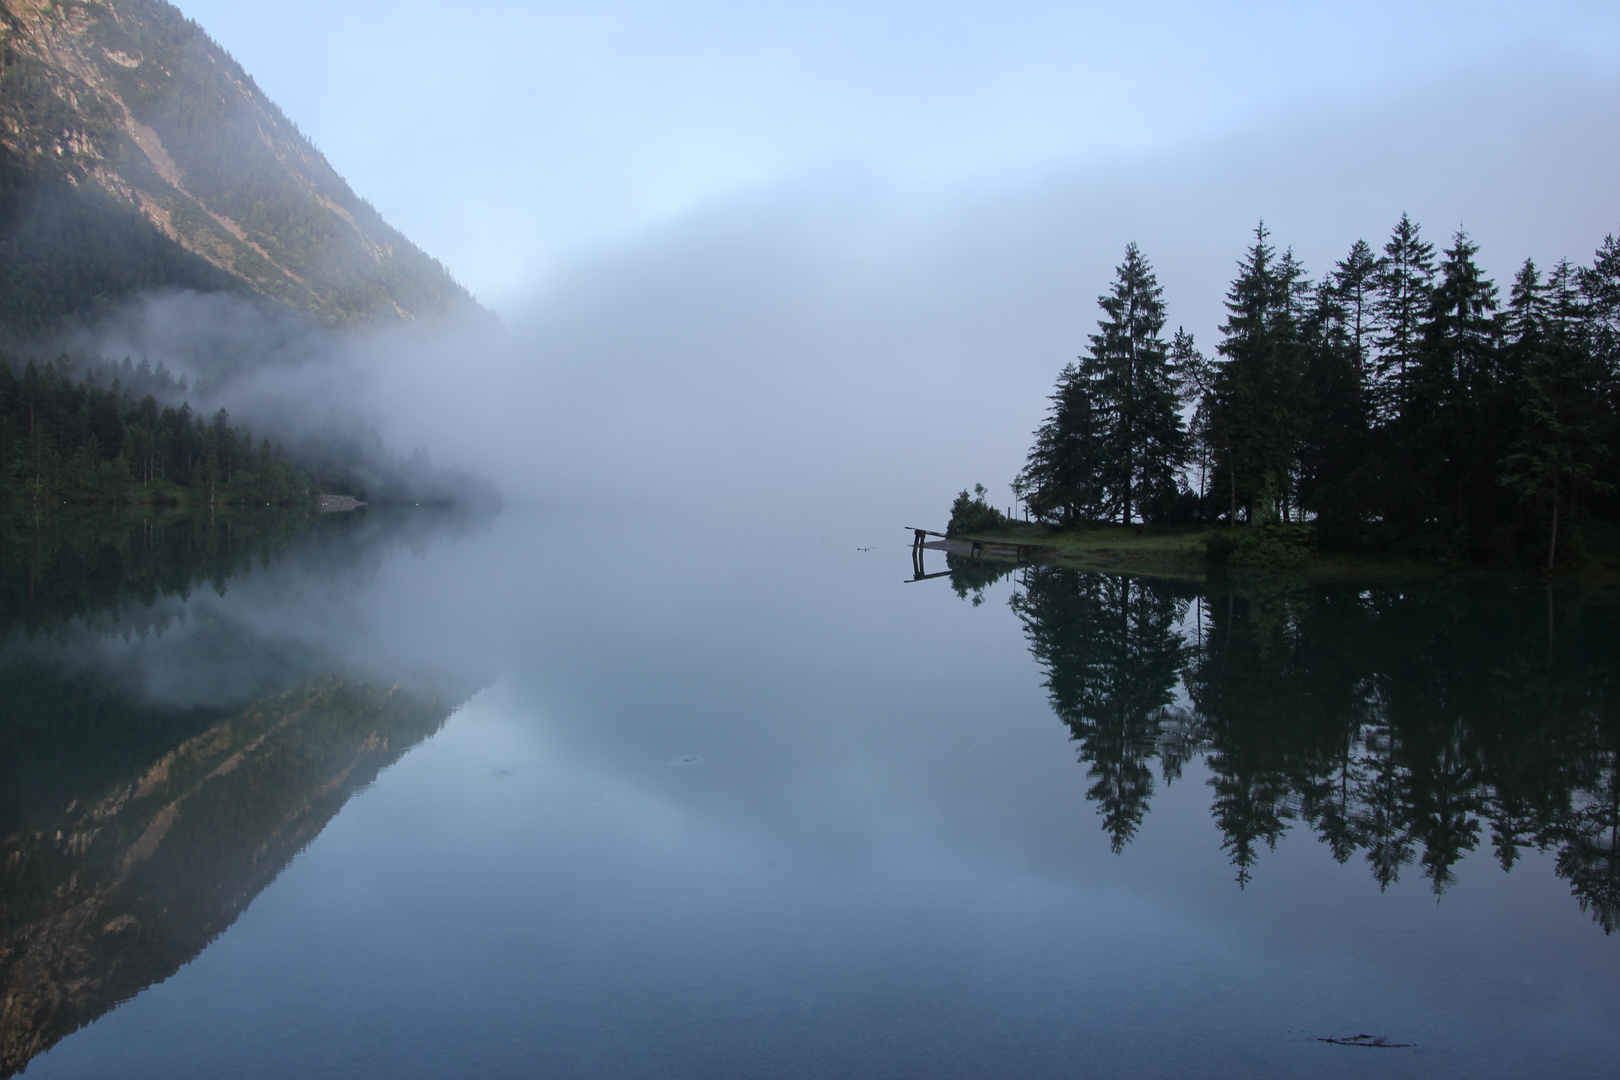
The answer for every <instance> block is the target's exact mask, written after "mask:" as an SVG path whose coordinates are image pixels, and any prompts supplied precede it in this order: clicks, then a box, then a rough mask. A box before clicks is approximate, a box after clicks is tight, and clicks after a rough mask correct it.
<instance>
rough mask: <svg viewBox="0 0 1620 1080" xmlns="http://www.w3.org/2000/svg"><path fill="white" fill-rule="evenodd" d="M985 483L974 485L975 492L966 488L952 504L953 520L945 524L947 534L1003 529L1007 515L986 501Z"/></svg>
mask: <svg viewBox="0 0 1620 1080" xmlns="http://www.w3.org/2000/svg"><path fill="white" fill-rule="evenodd" d="M984 496H985V488H984V485H983V484H974V485H973V494H971V495H970V494H968V492H967V490H966V489H964V490H963V491H962V493H961V494H960V495H958V496H957V497H956V501H955V502H953V503H952V504H951V521H950V524H948V525H946V526H945V535H946V536H969V535H972V534H973V533H979V532H988V531H990V530H992V529H1002V528H1005V527H1006V525H1007V515H1006V514H1003V513H1002V512H1001V511H1000V510H997V509H996V508H995V507H993V506H991V505H989V504H988V503H986V502H985V501H984Z"/></svg>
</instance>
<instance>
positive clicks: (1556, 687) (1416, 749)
mask: <svg viewBox="0 0 1620 1080" xmlns="http://www.w3.org/2000/svg"><path fill="white" fill-rule="evenodd" d="M963 570H964V574H963V578H962V580H961V581H960V582H959V581H957V578H956V575H955V574H953V577H952V582H953V585H956V586H957V591H958V593H959V595H973V594H974V590H975V588H977V589H979V590H982V588H983V584H984V582H983V580H982V579H983V576H984V575H986V574H989V575H999V574H1000V573H1003V572H1005V568H1000V569H998V568H994V567H980V568H974V567H964V568H963ZM969 573H972V574H978V575H980V577H969V576H967V575H968V574H969ZM991 580H993V577H992V578H991ZM1018 585H1019V587H1018V589H1017V590H1016V591H1015V593H1014V595H1013V597H1012V600H1011V604H1012V607H1013V609H1014V610H1015V611H1016V613H1017V614H1018V616H1019V618H1020V619H1021V620H1022V623H1023V626H1024V632H1025V635H1026V637H1027V639H1028V642H1029V647H1030V650H1031V652H1032V653H1033V654H1034V656H1035V658H1036V659H1037V660H1038V661H1039V663H1040V665H1041V667H1042V668H1043V669H1044V671H1045V673H1046V680H1045V685H1046V688H1047V691H1048V694H1049V697H1050V700H1051V704H1052V707H1053V709H1054V710H1055V711H1056V712H1057V714H1058V716H1059V717H1060V718H1061V719H1062V720H1063V722H1064V723H1065V724H1067V725H1068V726H1069V728H1070V730H1071V732H1072V733H1073V739H1074V741H1075V742H1076V743H1077V744H1078V746H1079V759H1080V761H1082V762H1083V763H1085V764H1086V765H1087V767H1088V777H1089V779H1090V781H1091V786H1090V788H1089V790H1088V795H1089V797H1090V799H1091V800H1093V801H1094V802H1095V803H1096V804H1097V809H1098V813H1099V814H1100V815H1101V817H1102V824H1103V828H1104V830H1106V832H1107V834H1108V836H1109V838H1110V840H1111V841H1112V845H1113V848H1114V850H1115V851H1116V852H1118V851H1121V850H1122V849H1123V848H1124V847H1125V846H1126V845H1127V844H1128V843H1130V841H1131V839H1132V837H1133V836H1134V835H1135V834H1136V832H1137V830H1138V829H1139V828H1140V826H1141V824H1142V821H1143V819H1144V817H1145V815H1146V814H1147V813H1148V811H1149V808H1150V804H1151V801H1152V798H1153V795H1154V787H1155V783H1156V780H1157V781H1162V782H1163V783H1169V782H1171V781H1173V780H1175V779H1176V778H1177V777H1179V776H1180V775H1181V772H1182V768H1183V766H1184V764H1185V763H1186V762H1187V761H1188V760H1189V759H1190V758H1191V757H1192V756H1193V755H1200V756H1202V758H1203V760H1204V762H1205V764H1206V765H1207V768H1208V770H1209V772H1210V775H1211V779H1210V780H1209V784H1210V787H1211V789H1212V794H1211V805H1210V811H1211V814H1212V816H1213V818H1214V820H1215V822H1216V824H1217V825H1218V827H1219V830H1220V833H1221V836H1222V838H1223V840H1222V842H1223V845H1224V847H1225V849H1226V851H1227V852H1228V853H1229V854H1230V857H1231V861H1232V864H1233V865H1234V867H1235V868H1236V871H1237V879H1238V882H1239V883H1240V884H1247V883H1248V882H1249V881H1250V880H1251V877H1252V875H1253V874H1254V873H1255V868H1256V864H1257V863H1258V861H1259V859H1260V856H1261V854H1262V852H1263V851H1266V850H1269V849H1271V848H1274V847H1275V846H1276V845H1277V843H1278V841H1279V840H1280V839H1281V838H1282V837H1283V836H1284V834H1285V833H1287V832H1288V830H1289V829H1290V828H1291V827H1293V826H1294V825H1295V824H1296V823H1302V824H1304V825H1305V826H1306V827H1307V828H1309V829H1310V830H1311V831H1312V832H1314V833H1315V834H1316V835H1317V836H1318V837H1319V838H1320V840H1321V841H1322V842H1323V843H1325V844H1327V845H1328V846H1329V848H1330V849H1331V850H1332V852H1333V855H1334V857H1335V858H1336V859H1337V860H1338V861H1339V862H1341V863H1346V862H1349V861H1350V860H1351V859H1352V858H1356V857H1358V856H1359V857H1360V858H1361V859H1362V860H1363V861H1364V862H1365V863H1366V865H1367V868H1368V870H1369V871H1370V873H1371V874H1372V875H1373V877H1374V878H1375V879H1376V880H1377V881H1378V883H1379V885H1380V886H1381V887H1383V888H1388V887H1389V886H1390V885H1392V884H1394V883H1395V882H1397V881H1398V880H1399V879H1400V877H1401V875H1402V874H1403V873H1406V872H1410V871H1413V870H1415V871H1416V872H1417V873H1418V874H1420V875H1421V877H1422V878H1423V879H1425V880H1426V881H1427V882H1428V884H1429V887H1430V888H1431V889H1433V891H1434V892H1435V893H1436V894H1440V893H1443V892H1444V891H1445V890H1446V889H1447V888H1448V887H1449V886H1451V885H1452V884H1453V883H1454V881H1455V876H1456V875H1455V868H1456V866H1457V864H1458V862H1459V861H1460V860H1461V859H1462V858H1463V857H1464V856H1466V855H1468V854H1469V853H1471V852H1473V851H1475V850H1477V849H1481V848H1488V849H1489V850H1490V851H1491V852H1492V853H1493V854H1494V857H1495V859H1496V860H1497V861H1498V862H1499V863H1500V865H1501V866H1502V868H1503V869H1504V870H1508V869H1511V868H1512V867H1513V865H1514V863H1515V861H1516V860H1517V859H1518V857H1519V855H1520V854H1521V853H1522V852H1523V851H1525V850H1526V849H1535V850H1538V851H1552V852H1556V872H1557V873H1558V875H1559V876H1560V877H1562V878H1564V879H1565V880H1567V881H1568V882H1569V884H1570V887H1571V890H1572V892H1573V894H1574V896H1575V898H1576V900H1577V901H1578V902H1579V903H1580V905H1581V908H1582V909H1583V910H1585V911H1588V912H1589V913H1590V914H1591V915H1592V917H1593V919H1594V920H1595V921H1596V922H1597V924H1598V925H1600V926H1602V927H1603V929H1604V932H1605V933H1609V932H1612V931H1613V930H1614V929H1615V928H1616V927H1617V926H1620V857H1617V844H1616V840H1617V836H1620V697H1617V690H1620V686H1617V681H1616V673H1615V670H1614V666H1613V659H1612V658H1613V656H1614V654H1615V646H1616V644H1617V641H1620V637H1617V633H1616V630H1617V623H1620V603H1617V598H1616V597H1615V596H1614V595H1613V594H1612V593H1610V592H1606V591H1571V590H1549V589H1542V588H1518V589H1511V588H1502V587H1499V586H1487V585H1472V584H1447V583H1434V582H1384V583H1379V584H1375V585H1372V586H1367V585H1365V584H1361V583H1355V584H1353V583H1344V582H1320V581H1312V582H1307V581H1305V580H1293V581H1289V580H1277V579H1271V580H1257V581H1237V580H1230V579H1227V580H1222V581H1218V582H1211V583H1197V584H1194V583H1192V582H1188V581H1181V580H1174V579H1168V578H1127V577H1120V576H1113V575H1105V574H1091V573H1082V572H1078V571H1074V570H1069V569H1064V568H1059V567H1051V566H1039V567H1028V568H1024V569H1021V570H1019V571H1018ZM979 595H982V591H981V592H980V593H979Z"/></svg>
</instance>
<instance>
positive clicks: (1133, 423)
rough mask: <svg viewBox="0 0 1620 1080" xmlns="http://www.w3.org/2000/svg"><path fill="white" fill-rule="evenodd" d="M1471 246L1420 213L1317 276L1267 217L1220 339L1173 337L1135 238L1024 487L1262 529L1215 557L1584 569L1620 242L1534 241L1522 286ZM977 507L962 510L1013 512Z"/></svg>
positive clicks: (1602, 462) (1609, 368)
mask: <svg viewBox="0 0 1620 1080" xmlns="http://www.w3.org/2000/svg"><path fill="white" fill-rule="evenodd" d="M1477 255H1478V248H1477V246H1476V245H1475V244H1474V243H1473V241H1472V240H1470V239H1469V237H1468V235H1467V233H1465V232H1460V231H1459V232H1458V233H1457V234H1456V235H1454V236H1453V237H1452V239H1451V242H1450V244H1449V246H1447V247H1445V248H1444V249H1443V250H1442V251H1440V252H1438V253H1437V252H1436V251H1435V247H1434V245H1433V244H1431V243H1430V242H1428V241H1426V240H1424V239H1423V237H1422V235H1421V232H1420V230H1419V228H1418V226H1417V224H1416V223H1414V222H1413V221H1411V220H1410V219H1409V218H1407V217H1405V216H1403V217H1402V218H1401V220H1400V222H1399V223H1397V225H1396V226H1395V228H1394V230H1393V232H1392V233H1391V235H1390V238H1389V240H1388V242H1387V243H1386V244H1385V245H1384V247H1383V250H1382V252H1381V253H1379V252H1376V251H1374V249H1373V248H1372V246H1371V245H1369V244H1367V243H1366V242H1365V241H1357V242H1356V243H1355V244H1354V245H1353V246H1352V247H1351V249H1350V251H1349V252H1348V253H1347V254H1346V255H1345V257H1344V258H1343V259H1342V260H1340V261H1339V262H1337V263H1336V264H1335V265H1334V267H1333V268H1332V270H1331V271H1329V272H1328V273H1327V274H1326V275H1324V276H1323V277H1321V278H1320V279H1316V280H1313V279H1311V278H1310V277H1309V276H1308V274H1307V272H1306V269H1305V267H1304V266H1302V265H1301V263H1300V262H1299V260H1298V259H1296V258H1295V257H1294V254H1293V252H1292V251H1291V250H1284V251H1283V252H1282V253H1281V254H1279V253H1278V251H1277V250H1276V248H1275V247H1274V246H1273V245H1272V243H1271V239H1270V234H1269V233H1268V232H1267V231H1266V229H1265V227H1264V225H1261V226H1260V227H1259V228H1257V229H1256V231H1255V240H1254V243H1253V245H1252V246H1251V247H1250V248H1249V250H1248V251H1247V252H1246V253H1245V255H1244V256H1243V258H1242V259H1241V260H1240V262H1239V266H1238V275H1237V277H1236V278H1235V279H1234V280H1233V282H1232V284H1231V287H1230V289H1229V290H1228V292H1227V295H1226V310H1227V317H1226V320H1225V322H1224V323H1223V324H1222V326H1221V328H1220V333H1221V338H1220V341H1219V342H1218V343H1217V344H1216V346H1215V350H1214V356H1213V357H1211V356H1207V355H1205V354H1204V353H1203V352H1202V351H1201V350H1200V349H1199V347H1198V345H1197V344H1196V342H1195V341H1194V339H1193V336H1192V335H1191V334H1189V333H1187V332H1186V331H1185V330H1180V329H1178V330H1177V331H1176V332H1175V333H1174V334H1172V335H1171V336H1170V337H1169V338H1168V339H1167V338H1166V337H1165V335H1164V328H1165V327H1166V325H1168V316H1167V311H1166V307H1165V304H1164V299H1163V288H1162V287H1161V286H1160V285H1159V283H1158V280H1157V278H1156V277H1155V275H1154V272H1153V268H1152V266H1151V264H1150V263H1149V262H1148V259H1147V257H1146V256H1145V255H1144V254H1143V253H1142V252H1141V251H1140V250H1138V249H1137V247H1136V246H1135V245H1134V244H1133V245H1130V246H1129V247H1128V248H1127V249H1126V253H1125V260H1124V262H1122V263H1121V264H1120V265H1119V267H1118V268H1117V271H1116V275H1115V280H1114V283H1113V285H1112V287H1111V289H1110V290H1109V292H1108V293H1106V294H1105V295H1103V296H1101V297H1099V298H1098V304H1099V305H1100V306H1101V308H1102V310H1103V317H1102V318H1101V319H1100V320H1099V322H1098V332H1097V333H1095V334H1093V335H1091V338H1090V347H1089V349H1088V351H1087V353H1086V354H1085V355H1084V356H1082V357H1080V358H1079V361H1078V363H1075V364H1070V365H1068V366H1067V367H1065V368H1064V369H1063V371H1062V373H1061V374H1060V375H1059V377H1058V380H1057V386H1056V390H1055V392H1054V393H1053V395H1052V398H1051V401H1052V406H1051V409H1050V412H1049V414H1048V417H1047V419H1046V421H1045V423H1043V424H1042V425H1041V427H1040V429H1039V430H1038V431H1037V432H1036V433H1035V445H1034V447H1033V448H1032V449H1031V450H1030V452H1029V456H1028V461H1027V464H1026V466H1025V467H1024V469H1023V470H1022V471H1021V472H1020V474H1019V476H1018V477H1017V479H1016V480H1015V481H1014V483H1013V489H1014V492H1015V493H1016V494H1017V496H1018V497H1019V499H1020V500H1021V501H1022V502H1023V503H1024V504H1025V506H1026V507H1027V509H1028V513H1029V515H1030V516H1031V517H1032V518H1033V519H1035V520H1037V521H1042V522H1047V523H1049V524H1052V525H1058V526H1063V527H1074V526H1078V525H1083V524H1087V523H1097V522H1107V521H1114V522H1121V523H1124V524H1127V525H1129V524H1132V523H1135V522H1146V523H1149V524H1155V523H1157V524H1190V523H1194V522H1204V523H1209V524H1226V525H1235V524H1248V525H1259V526H1263V527H1264V528H1263V530H1256V531H1255V532H1253V533H1247V534H1243V535H1242V537H1241V538H1233V539H1231V540H1229V541H1227V542H1225V543H1222V544H1212V546H1211V551H1210V555H1211V557H1212V559H1213V560H1214V561H1217V562H1222V561H1226V559H1227V557H1228V556H1231V555H1233V554H1234V553H1235V552H1240V551H1241V550H1242V548H1243V547H1244V546H1246V545H1255V544H1260V543H1262V542H1264V543H1267V544H1269V545H1270V546H1271V547H1272V548H1275V549H1276V550H1275V552H1273V554H1275V555H1277V556H1278V557H1277V558H1275V559H1269V560H1268V559H1264V558H1251V559H1248V560H1244V559H1241V558H1240V559H1239V560H1238V561H1239V562H1243V561H1248V562H1249V563H1251V564H1262V563H1265V562H1268V561H1270V562H1287V561H1289V557H1288V556H1289V549H1290V548H1291V547H1293V548H1297V547H1298V546H1299V545H1301V544H1303V543H1306V542H1310V543H1315V544H1320V545H1323V546H1325V547H1329V548H1336V549H1341V550H1368V551H1390V550H1395V551H1402V552H1406V553H1409V554H1413V555H1420V556H1423V557H1426V558H1428V559H1431V560H1434V561H1438V562H1440V563H1442V564H1447V565H1453V564H1455V565H1460V564H1464V563H1495V564H1503V563H1512V564H1532V565H1542V566H1545V567H1546V568H1547V569H1553V568H1555V567H1557V566H1562V565H1579V564H1580V563H1581V561H1582V557H1583V551H1584V542H1585V538H1586V536H1587V535H1588V534H1589V533H1591V532H1593V531H1594V530H1593V529H1592V526H1593V525H1595V524H1597V523H1603V524H1604V525H1608V524H1611V523H1612V522H1613V521H1614V520H1615V516H1616V514H1617V512H1620V502H1617V501H1616V498H1615V492H1616V488H1617V484H1620V472H1617V470H1620V460H1617V458H1616V455H1615V454H1614V453H1613V447H1614V441H1615V435H1616V431H1617V421H1620V245H1617V242H1616V240H1615V239H1614V237H1613V236H1610V237H1609V238H1608V239H1606V240H1605V241H1604V243H1603V245H1602V247H1601V248H1600V249H1599V250H1598V252H1597V254H1596V256H1595V258H1594V259H1593V261H1592V263H1591V264H1590V265H1586V266H1577V265H1574V264H1572V263H1570V262H1568V261H1560V262H1558V263H1557V264H1556V265H1554V266H1552V267H1551V268H1550V269H1547V270H1545V271H1544V270H1543V269H1542V268H1539V267H1537V266H1536V265H1535V263H1534V262H1532V261H1530V260H1525V262H1524V263H1523V265H1522V266H1521V267H1520V269H1519V270H1518V272H1517V274H1516V275H1515V276H1514V279H1513V282H1512V284H1511V285H1510V286H1509V288H1508V290H1507V293H1506V295H1505V296H1504V295H1503V294H1502V290H1501V289H1500V288H1499V287H1498V286H1497V284H1496V283H1495V282H1493V281H1492V280H1490V278H1489V277H1488V276H1487V275H1486V274H1485V273H1484V271H1483V270H1482V269H1481V268H1480V266H1479V263H1478V261H1477ZM980 501H982V499H981V500H980ZM969 503H971V500H969V499H967V498H966V497H964V498H963V499H961V500H959V505H958V507H957V512H958V513H957V517H959V518H962V524H960V525H959V526H958V527H959V528H962V527H963V526H964V525H965V527H966V528H990V527H994V526H995V525H996V523H997V522H996V520H994V519H995V518H996V517H998V516H999V512H995V511H990V512H989V513H986V512H985V511H984V510H983V509H980V510H979V512H978V513H977V515H976V516H975V515H973V514H972V511H973V510H974V509H975V508H974V507H972V506H971V505H966V504H969ZM964 506H966V509H965V510H964ZM964 513H966V514H967V515H968V516H973V517H974V520H973V521H972V522H967V520H966V518H965V517H963V515H964ZM1302 526H1304V528H1302ZM1262 536H1264V540H1263V541H1262ZM1248 554H1251V555H1252V554H1254V553H1248Z"/></svg>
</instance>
